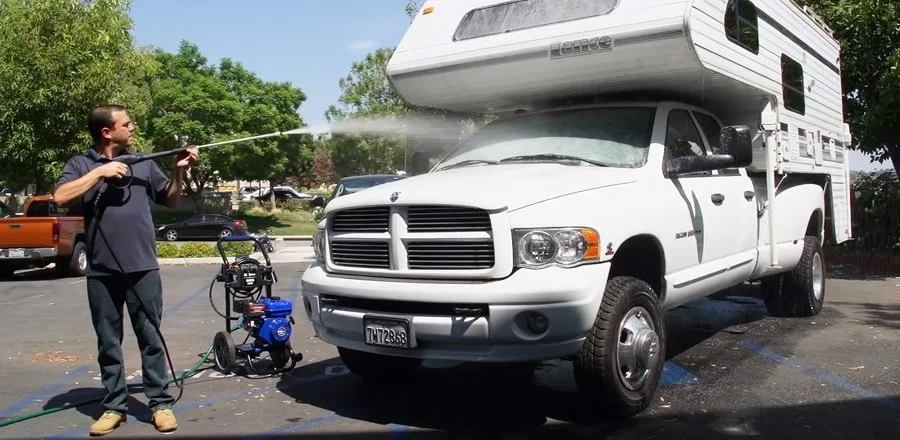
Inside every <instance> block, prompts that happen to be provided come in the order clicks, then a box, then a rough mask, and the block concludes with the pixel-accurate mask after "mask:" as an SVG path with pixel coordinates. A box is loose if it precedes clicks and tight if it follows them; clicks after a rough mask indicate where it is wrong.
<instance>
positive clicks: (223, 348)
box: [213, 330, 237, 374]
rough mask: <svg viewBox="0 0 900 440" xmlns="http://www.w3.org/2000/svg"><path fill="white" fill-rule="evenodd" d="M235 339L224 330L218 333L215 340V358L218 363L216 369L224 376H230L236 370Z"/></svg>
mask: <svg viewBox="0 0 900 440" xmlns="http://www.w3.org/2000/svg"><path fill="white" fill-rule="evenodd" d="M236 355H237V354H236V353H235V349H234V339H232V338H231V333H228V332H226V331H224V330H222V331H219V332H218V333H216V337H215V339H213V358H214V360H215V362H216V368H217V369H218V370H219V372H221V373H222V374H228V373H230V372H231V370H232V369H233V368H234V364H235V357H236Z"/></svg>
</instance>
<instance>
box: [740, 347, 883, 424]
mask: <svg viewBox="0 0 900 440" xmlns="http://www.w3.org/2000/svg"><path fill="white" fill-rule="evenodd" d="M738 345H739V346H740V347H741V348H743V349H745V350H748V351H750V352H752V353H755V354H757V355H760V356H762V357H765V358H767V359H770V360H772V361H775V362H777V363H779V364H781V365H786V366H788V367H791V368H792V369H794V370H796V371H799V372H800V373H803V374H805V375H807V376H810V377H814V378H816V379H819V380H822V381H824V382H827V383H830V384H832V385H835V386H837V387H840V388H842V389H844V390H846V391H850V392H852V393H855V394H857V395H859V396H862V397H867V398H869V399H872V401H873V402H875V403H878V404H881V405H883V406H886V407H888V408H890V409H893V410H895V411H898V412H900V401H898V400H897V399H891V398H889V397H886V396H884V395H883V394H881V393H878V392H875V391H872V390H867V389H865V388H862V387H860V386H858V385H856V384H853V383H851V382H850V381H848V380H846V379H842V378H840V377H838V376H835V375H833V374H831V373H829V372H827V371H823V370H820V369H817V368H813V367H810V366H807V365H803V364H801V363H799V362H796V361H793V360H791V359H788V358H787V357H785V356H782V355H780V354H778V353H775V352H773V351H771V350H768V349H766V348H763V347H760V346H758V345H756V344H754V343H752V342H750V341H740V342H739V343H738Z"/></svg>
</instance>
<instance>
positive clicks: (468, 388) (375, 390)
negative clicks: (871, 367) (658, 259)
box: [278, 286, 768, 438]
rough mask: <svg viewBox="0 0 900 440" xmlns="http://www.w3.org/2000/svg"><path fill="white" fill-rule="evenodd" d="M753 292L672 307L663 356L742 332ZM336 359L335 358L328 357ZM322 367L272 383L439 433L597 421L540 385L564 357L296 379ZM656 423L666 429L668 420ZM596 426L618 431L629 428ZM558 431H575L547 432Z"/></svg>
mask: <svg viewBox="0 0 900 440" xmlns="http://www.w3.org/2000/svg"><path fill="white" fill-rule="evenodd" d="M755 294H757V291H756V290H754V289H753V286H747V288H745V289H744V290H740V289H739V290H731V291H729V292H723V293H722V295H721V296H720V297H717V298H712V299H703V300H700V301H696V302H694V303H691V304H688V305H687V306H685V307H680V308H678V309H675V310H673V311H670V312H669V313H668V314H667V333H668V338H669V340H668V344H669V349H668V351H667V358H669V359H671V358H673V357H675V356H677V355H678V354H680V353H682V352H684V351H686V350H689V349H690V348H691V347H693V346H695V345H697V344H699V343H701V342H703V341H705V340H706V339H708V338H710V337H712V336H714V335H715V334H716V333H719V332H721V331H723V330H726V331H727V330H732V331H741V330H740V329H741V325H744V324H748V323H752V322H754V321H758V320H760V319H764V318H765V317H767V316H768V314H767V312H766V310H765V306H764V305H763V303H762V300H761V299H759V298H756V297H753V296H752V295H755ZM335 361H338V362H339V359H332V360H329V361H328V362H330V363H331V362H335ZM322 369H323V367H322V366H319V363H316V364H308V365H304V366H302V367H300V368H298V369H297V370H295V371H294V372H293V374H291V375H290V376H287V377H285V378H284V379H283V380H282V381H281V382H279V384H278V388H279V390H280V391H281V392H282V393H284V394H286V395H288V396H290V397H292V398H294V399H295V400H296V401H297V402H298V403H302V404H309V405H312V406H315V407H318V408H322V409H325V410H329V411H333V412H335V413H336V414H337V415H339V416H341V417H344V418H348V419H356V420H363V421H366V422H369V423H375V424H380V425H387V424H396V425H403V426H414V427H417V428H424V429H437V430H445V431H450V432H452V433H454V434H461V435H466V436H471V435H481V434H492V435H502V434H505V433H510V432H523V431H524V432H530V431H532V430H543V429H548V430H551V429H550V428H543V426H544V425H545V424H546V423H547V422H548V418H552V419H555V420H564V421H567V422H580V423H587V425H586V426H596V425H595V423H596V422H597V417H596V416H598V414H593V413H592V412H591V411H590V409H589V408H590V407H591V405H590V403H589V402H585V401H582V400H581V399H580V398H579V397H578V396H577V394H575V393H574V389H573V390H572V391H571V392H568V391H562V392H561V391H560V390H558V389H552V390H551V389H549V388H547V387H544V386H541V385H539V382H544V381H543V380H541V381H536V380H535V377H540V378H541V379H544V376H552V377H551V381H552V380H555V379H557V376H558V377H562V378H563V379H562V381H563V382H565V381H568V382H571V381H572V380H571V363H570V362H563V361H553V362H546V363H542V364H540V365H536V366H533V367H531V366H528V367H522V366H516V367H512V368H509V367H506V366H503V365H466V364H463V365H461V366H457V367H451V368H446V369H430V368H422V369H420V370H419V372H418V373H419V374H418V375H417V377H416V378H415V381H414V382H413V381H411V382H410V383H408V384H405V385H395V386H388V385H381V384H369V383H363V382H362V381H360V380H358V379H357V378H356V377H355V376H353V375H351V374H346V373H349V372H348V371H346V370H344V373H345V374H343V375H336V376H333V377H330V378H326V379H323V380H319V381H316V382H313V383H303V384H298V380H300V381H302V379H301V378H302V377H307V376H310V375H312V374H316V371H318V370H322ZM550 370H552V372H548V371H550ZM554 388H556V387H554ZM569 388H571V387H569ZM629 423H630V422H629ZM659 423H660V424H661V425H660V426H666V424H667V423H671V422H663V421H660V422H659ZM602 426H608V427H616V428H615V429H621V427H622V426H629V425H628V423H626V424H625V425H602ZM633 428H634V427H633V426H631V427H630V428H629V429H633ZM557 429H562V430H572V429H574V428H571V427H570V428H565V427H563V428H553V429H552V430H551V431H554V430H557ZM578 429H581V428H578ZM610 429H612V428H610ZM571 433H573V432H571V431H570V434H571ZM335 438H337V437H335ZM348 438H349V437H348ZM592 438H602V437H596V436H593V437H592Z"/></svg>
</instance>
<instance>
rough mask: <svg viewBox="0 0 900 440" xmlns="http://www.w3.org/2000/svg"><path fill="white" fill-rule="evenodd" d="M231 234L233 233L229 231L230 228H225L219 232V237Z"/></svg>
mask: <svg viewBox="0 0 900 440" xmlns="http://www.w3.org/2000/svg"><path fill="white" fill-rule="evenodd" d="M229 235H231V231H229V230H228V229H223V230H222V231H221V232H219V237H227V236H229Z"/></svg>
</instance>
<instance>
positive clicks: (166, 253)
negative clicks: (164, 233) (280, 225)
mask: <svg viewBox="0 0 900 440" xmlns="http://www.w3.org/2000/svg"><path fill="white" fill-rule="evenodd" d="M255 247H256V246H255V243H253V242H252V241H232V242H227V243H222V249H223V250H224V251H225V255H227V256H229V257H235V256H238V255H250V254H252V253H254V252H255V251H256V249H255ZM156 256H157V257H158V258H204V257H219V256H221V254H219V249H218V248H216V246H215V245H210V244H208V243H193V242H189V243H185V244H184V245H182V246H181V247H179V246H177V245H174V244H172V243H157V244H156Z"/></svg>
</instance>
